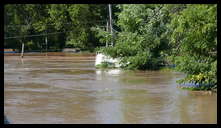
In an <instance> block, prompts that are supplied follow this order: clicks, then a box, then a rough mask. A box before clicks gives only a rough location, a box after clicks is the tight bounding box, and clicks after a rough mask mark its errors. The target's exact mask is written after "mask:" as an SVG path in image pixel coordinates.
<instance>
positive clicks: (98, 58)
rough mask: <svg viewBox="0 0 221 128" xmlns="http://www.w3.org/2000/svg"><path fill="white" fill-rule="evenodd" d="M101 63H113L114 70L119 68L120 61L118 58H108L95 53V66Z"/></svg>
mask: <svg viewBox="0 0 221 128" xmlns="http://www.w3.org/2000/svg"><path fill="white" fill-rule="evenodd" d="M102 62H108V63H113V64H114V65H115V67H116V68H119V67H120V66H121V65H120V59H119V58H115V59H114V58H112V57H109V56H106V55H104V54H102V53H97V55H96V61H95V66H96V65H98V64H101V63H102Z"/></svg>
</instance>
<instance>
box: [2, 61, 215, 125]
mask: <svg viewBox="0 0 221 128" xmlns="http://www.w3.org/2000/svg"><path fill="white" fill-rule="evenodd" d="M4 69H5V71H4V83H5V85H4V110H5V114H6V115H7V116H8V118H9V119H10V120H11V122H12V123H217V95H216V94H212V95H208V94H207V95H205V94H203V93H201V92H189V91H185V90H180V89H179V88H177V87H176V80H178V79H180V78H182V77H184V74H182V73H178V72H161V71H122V70H119V69H113V70H101V69H96V68H95V67H94V58H93V57H90V58H87V57H84V58H82V57H81V58H75V57H63V58H61V57H60V58H59V57H58V58H57V57H50V58H49V57H34V58H33V57H25V58H24V59H23V62H21V61H20V60H19V58H18V57H5V63H4Z"/></svg>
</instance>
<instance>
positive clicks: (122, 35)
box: [99, 5, 168, 69]
mask: <svg viewBox="0 0 221 128" xmlns="http://www.w3.org/2000/svg"><path fill="white" fill-rule="evenodd" d="M117 7H118V8H119V9H120V10H121V11H120V12H119V13H118V21H117V23H118V26H119V27H120V29H121V32H119V33H117V34H116V36H115V46H114V47H108V48H104V49H105V50H102V51H103V52H104V53H105V54H108V55H110V56H111V57H114V58H116V57H120V58H121V63H122V65H124V68H129V69H157V68H158V67H159V66H160V65H162V63H163V62H164V59H163V58H162V55H161V54H160V53H161V52H162V51H164V50H166V49H167V48H168V45H167V44H168V40H167V39H166V38H165V36H164V33H165V32H166V23H167V22H168V21H167V20H166V19H167V18H168V13H167V11H165V10H163V5H119V6H117ZM161 9H162V10H161ZM101 33H102V32H99V35H102V34H103V35H102V36H100V37H103V39H104V40H105V39H106V41H109V40H107V38H104V37H108V36H107V34H106V33H102V34H101ZM105 35H106V36H105Z"/></svg>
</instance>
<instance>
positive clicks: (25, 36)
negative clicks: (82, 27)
mask: <svg viewBox="0 0 221 128" xmlns="http://www.w3.org/2000/svg"><path fill="white" fill-rule="evenodd" d="M100 27H105V26H100ZM76 31H77V30H72V31H64V32H54V33H47V34H35V35H24V36H14V37H4V39H15V38H27V37H37V36H46V35H55V34H60V33H67V32H76Z"/></svg>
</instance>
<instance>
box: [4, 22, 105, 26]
mask: <svg viewBox="0 0 221 128" xmlns="http://www.w3.org/2000/svg"><path fill="white" fill-rule="evenodd" d="M95 23H106V21H96V22H93V21H91V22H90V21H87V22H85V21H84V22H82V23H80V24H84V25H85V24H95ZM62 24H64V25H76V24H73V23H62ZM32 25H33V24H32ZM32 25H30V24H13V25H11V24H10V25H4V26H6V27H14V26H17V27H19V26H32ZM45 25H46V26H52V25H53V26H55V25H56V24H54V23H51V24H45Z"/></svg>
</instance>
